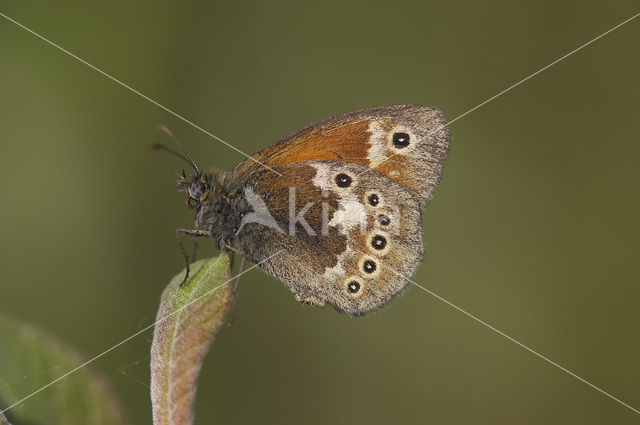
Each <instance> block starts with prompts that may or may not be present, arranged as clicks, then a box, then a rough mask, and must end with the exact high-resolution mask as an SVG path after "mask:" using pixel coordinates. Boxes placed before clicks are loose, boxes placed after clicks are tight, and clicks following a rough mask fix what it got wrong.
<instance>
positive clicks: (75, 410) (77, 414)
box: [0, 316, 124, 425]
mask: <svg viewBox="0 0 640 425" xmlns="http://www.w3.org/2000/svg"><path fill="white" fill-rule="evenodd" d="M82 363H83V359H82V357H81V356H80V355H78V354H77V353H76V352H75V351H74V350H72V349H70V348H69V347H67V346H65V345H63V344H62V343H61V342H59V341H58V340H57V339H55V338H54V337H52V336H51V335H49V334H47V333H46V332H44V331H42V330H40V329H38V328H36V327H34V326H30V325H26V324H23V323H21V322H19V321H17V320H13V319H11V320H10V319H7V318H4V317H2V316H0V411H1V410H3V409H7V408H8V407H10V406H12V405H13V404H14V403H16V402H18V401H20V400H21V399H23V398H24V397H26V396H28V395H29V394H32V393H33V392H35V391H37V390H38V389H40V388H42V387H43V386H45V385H47V384H49V383H50V382H52V381H53V380H55V379H57V378H59V377H60V376H62V375H64V374H65V373H66V372H68V371H70V370H72V369H74V368H76V367H77V366H78V365H80V364H82ZM5 415H6V416H7V418H8V419H9V420H11V422H13V423H14V424H16V425H17V424H30V425H32V424H33V425H40V424H42V425H44V424H65V425H103V424H104V425H118V424H123V423H124V420H123V416H122V413H121V410H120V408H119V405H118V403H117V400H116V398H115V396H114V395H113V393H112V392H111V390H110V388H109V387H108V385H107V383H106V381H105V380H104V379H102V378H101V377H100V376H98V375H97V374H96V373H94V372H92V371H91V370H90V368H88V367H84V368H82V369H80V370H78V371H77V372H75V373H73V374H71V375H69V376H67V377H66V378H64V379H62V380H61V381H60V382H57V383H56V384H54V385H52V386H50V387H48V388H46V389H44V390H42V391H41V392H39V393H37V394H35V395H33V397H31V398H29V399H27V400H25V401H24V402H22V403H19V404H17V405H15V406H13V407H11V409H8V410H7V411H6V412H5ZM4 420H5V421H6V419H4ZM2 421H3V419H2V418H0V424H4V423H5V422H2Z"/></svg>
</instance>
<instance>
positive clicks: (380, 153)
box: [178, 105, 449, 315]
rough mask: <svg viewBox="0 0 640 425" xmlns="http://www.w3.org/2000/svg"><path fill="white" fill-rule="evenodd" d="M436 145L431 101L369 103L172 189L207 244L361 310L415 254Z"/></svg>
mask: <svg viewBox="0 0 640 425" xmlns="http://www.w3.org/2000/svg"><path fill="white" fill-rule="evenodd" d="M448 148H449V134H448V130H447V128H446V123H445V121H444V118H443V117H442V114H441V113H440V112H439V111H437V110H435V109H432V108H429V107H424V106H414V105H394V106H388V107H381V108H371V109H366V110H362V111H357V112H353V113H350V114H344V115H340V116H336V117H332V118H329V119H327V120H323V121H320V122H318V123H315V124H312V125H310V126H308V127H305V128H303V129H302V130H300V131H298V132H297V133H294V134H293V135H291V136H288V137H286V138H284V139H282V140H280V141H279V142H276V143H274V144H273V145H271V146H269V147H267V148H265V149H263V150H262V151H260V152H258V153H257V154H255V155H254V156H253V157H252V159H251V160H245V161H243V162H241V163H239V164H238V165H237V166H236V167H234V168H233V169H232V170H231V171H229V172H227V173H221V172H209V173H200V172H198V173H196V175H194V176H191V177H189V178H187V177H185V176H183V177H182V178H181V179H180V180H179V181H178V188H179V189H181V190H184V191H186V192H187V195H188V197H187V202H188V204H189V205H190V206H191V207H192V208H194V209H195V210H196V219H195V222H196V227H198V228H200V229H202V230H203V231H204V232H205V234H206V235H207V236H208V237H210V238H211V239H213V240H214V241H215V242H216V244H217V245H218V247H219V248H221V249H233V250H239V251H240V252H242V253H243V254H244V255H245V256H246V257H247V259H248V260H250V261H251V262H254V263H256V264H258V265H259V267H261V268H262V269H263V270H264V271H265V272H267V273H268V274H270V275H272V276H274V277H276V278H278V279H279V280H281V281H282V282H283V283H284V284H285V286H286V287H287V288H289V289H290V290H291V291H292V292H293V293H294V295H295V296H296V299H297V300H299V301H302V302H305V303H308V304H311V305H314V306H318V307H321V306H324V305H325V304H329V305H332V306H333V307H335V308H336V309H338V310H340V311H342V312H344V313H347V314H351V315H362V314H365V313H368V312H370V311H373V310H376V309H378V308H380V307H381V306H383V305H385V304H386V303H388V302H389V300H390V299H391V298H393V296H395V295H396V294H398V293H400V292H401V291H402V290H403V289H404V288H405V287H406V286H407V283H408V279H409V278H410V277H411V276H412V275H413V273H414V271H415V269H416V267H417V265H418V264H419V263H420V262H421V260H422V257H423V253H424V248H423V243H422V224H421V211H422V210H423V209H424V207H425V206H426V205H427V204H428V202H429V201H430V199H431V197H432V195H433V191H434V189H435V187H436V185H437V183H438V181H439V178H440V174H441V171H442V165H443V162H444V159H445V158H446V155H447V153H448ZM263 165H266V167H264V166H263ZM279 250H280V251H279ZM278 251H279V253H278V254H277V255H273V254H274V253H276V252H278Z"/></svg>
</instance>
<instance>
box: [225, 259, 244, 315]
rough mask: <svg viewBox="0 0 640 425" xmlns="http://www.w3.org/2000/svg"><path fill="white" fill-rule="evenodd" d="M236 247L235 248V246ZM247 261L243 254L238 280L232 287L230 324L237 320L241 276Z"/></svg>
mask: <svg viewBox="0 0 640 425" xmlns="http://www.w3.org/2000/svg"><path fill="white" fill-rule="evenodd" d="M234 249H235V248H234ZM245 261H246V257H245V256H244V255H243V256H242V259H241V260H240V267H238V274H237V275H236V280H235V282H233V285H232V287H231V293H232V294H233V298H232V300H233V301H232V306H231V317H230V319H229V325H228V326H231V325H233V322H234V321H235V320H236V309H237V307H236V299H237V297H238V285H239V284H240V277H241V276H242V272H243V271H244V263H245Z"/></svg>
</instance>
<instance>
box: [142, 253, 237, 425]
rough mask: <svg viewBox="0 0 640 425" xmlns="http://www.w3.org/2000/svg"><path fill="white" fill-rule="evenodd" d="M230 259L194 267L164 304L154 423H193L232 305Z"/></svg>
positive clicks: (157, 338)
mask: <svg viewBox="0 0 640 425" xmlns="http://www.w3.org/2000/svg"><path fill="white" fill-rule="evenodd" d="M230 273H231V272H230V269H229V256H228V255H227V254H225V253H223V254H220V256H219V257H217V258H212V259H209V260H201V261H197V262H195V263H193V264H192V265H191V273H190V277H189V280H187V282H185V284H184V286H182V287H180V283H181V282H182V279H183V278H184V271H182V272H180V273H179V274H177V275H176V276H175V277H174V278H173V280H172V281H171V283H169V286H167V288H166V289H165V290H164V292H163V294H162V299H161V301H160V308H159V310H158V316H157V320H158V321H159V322H158V323H156V326H155V330H154V334H153V344H152V346H151V402H152V408H153V423H154V424H155V425H188V424H192V423H193V415H194V414H193V412H194V406H195V397H196V388H197V380H198V374H199V373H200V368H201V366H202V360H203V359H204V356H205V354H206V353H207V350H208V349H209V346H210V345H211V343H212V342H213V340H214V338H215V336H216V334H217V332H218V330H219V329H220V327H221V326H222V325H223V324H224V321H225V317H226V314H227V312H228V311H229V308H230V306H231V303H232V301H233V293H232V291H231V285H230V284H229V280H230Z"/></svg>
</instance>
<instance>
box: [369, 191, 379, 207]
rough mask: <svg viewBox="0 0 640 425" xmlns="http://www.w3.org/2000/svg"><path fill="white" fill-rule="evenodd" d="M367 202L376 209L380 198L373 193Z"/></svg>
mask: <svg viewBox="0 0 640 425" xmlns="http://www.w3.org/2000/svg"><path fill="white" fill-rule="evenodd" d="M367 200H368V201H369V204H370V205H373V206H374V207H375V206H376V205H378V203H380V197H379V196H378V195H376V194H375V193H372V194H371V195H369V197H368V198H367Z"/></svg>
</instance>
